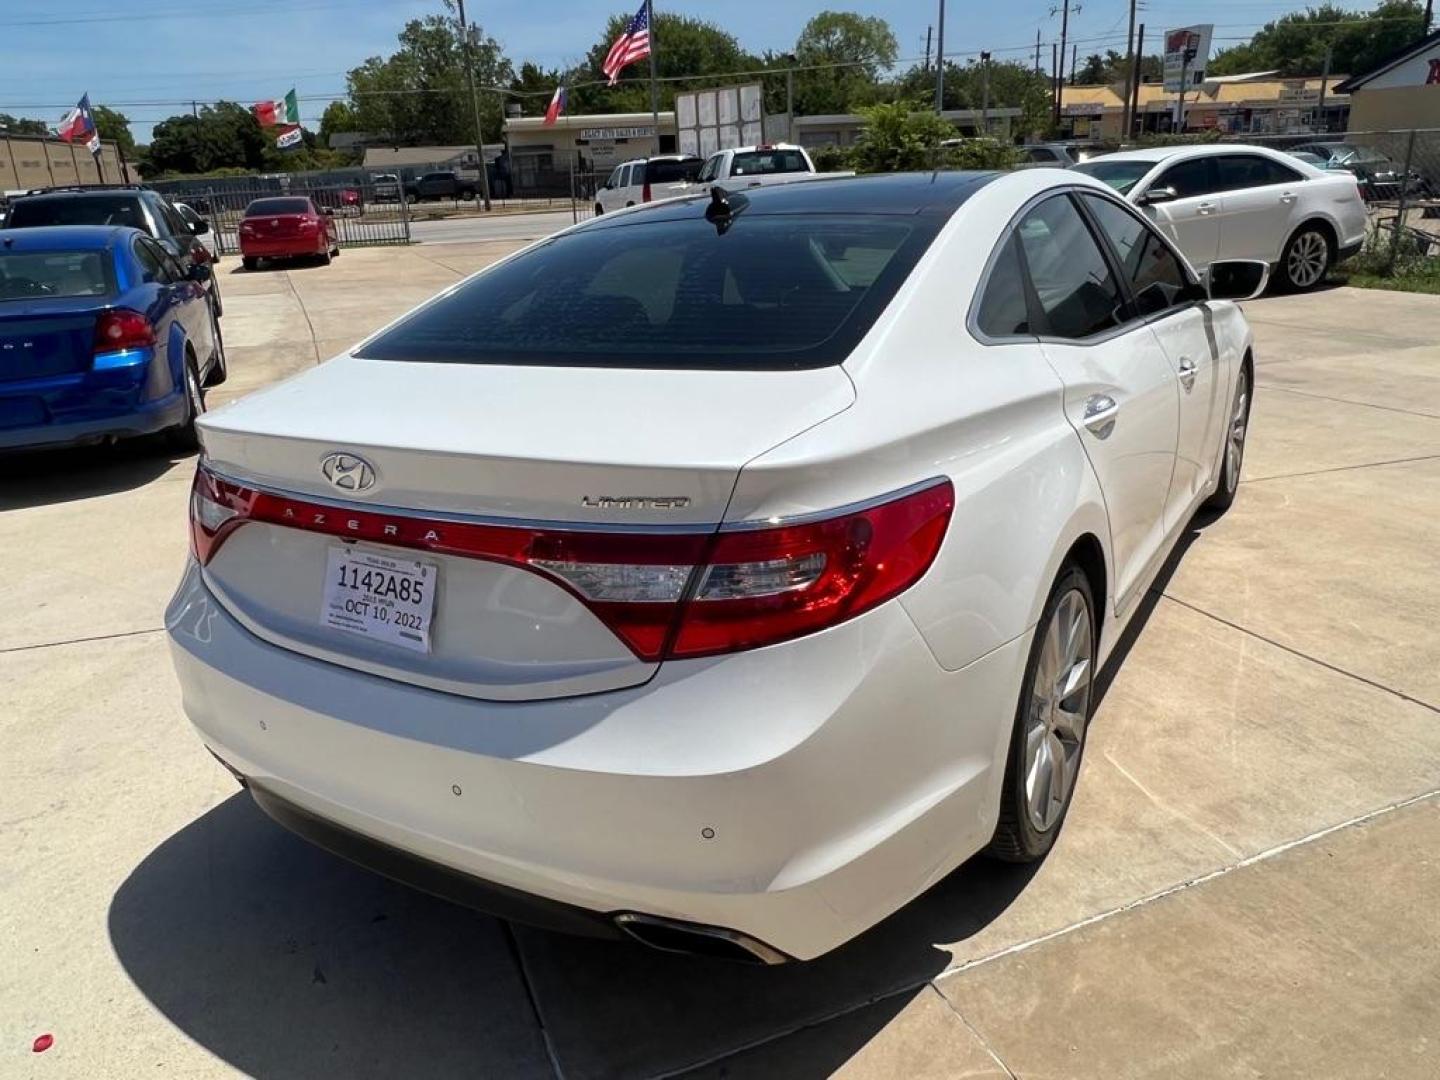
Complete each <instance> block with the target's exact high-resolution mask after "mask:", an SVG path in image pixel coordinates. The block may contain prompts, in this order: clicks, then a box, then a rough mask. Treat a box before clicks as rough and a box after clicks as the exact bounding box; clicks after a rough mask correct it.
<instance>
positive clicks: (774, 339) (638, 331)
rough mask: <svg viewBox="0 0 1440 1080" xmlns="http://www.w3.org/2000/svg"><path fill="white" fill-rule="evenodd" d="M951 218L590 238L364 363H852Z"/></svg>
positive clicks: (805, 218)
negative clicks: (858, 345) (852, 352)
mask: <svg viewBox="0 0 1440 1080" xmlns="http://www.w3.org/2000/svg"><path fill="white" fill-rule="evenodd" d="M939 225H940V219H939V218H938V217H916V218H906V219H903V220H896V219H894V218H882V217H878V216H845V217H832V216H822V215H800V214H784V215H775V216H764V215H754V216H750V215H746V214H740V215H737V216H736V217H735V218H734V219H733V221H732V223H731V224H730V227H729V228H728V229H725V230H723V231H722V230H718V229H717V228H716V227H715V225H713V224H712V223H710V222H708V221H706V220H705V219H704V217H702V216H701V215H700V214H699V213H697V214H696V216H695V217H694V218H688V219H684V220H669V221H654V222H644V223H642V222H635V223H634V224H630V225H625V226H623V227H622V226H613V227H609V228H591V229H581V230H580V231H578V232H573V233H569V234H567V235H564V236H559V237H556V238H555V239H553V240H551V241H550V242H548V243H546V244H543V245H542V246H540V247H537V248H535V249H533V250H531V251H529V252H527V253H526V254H524V255H521V256H519V257H517V258H514V259H511V260H510V261H509V262H505V263H502V264H501V265H499V266H497V267H495V268H494V269H493V270H490V271H488V272H487V273H484V274H481V275H480V276H479V277H477V278H476V279H475V280H474V281H472V282H470V283H469V284H466V285H461V286H460V287H459V288H458V289H456V290H455V291H454V292H452V293H449V294H448V295H446V296H444V297H442V298H440V299H439V300H436V301H435V302H434V303H431V304H428V305H426V306H425V307H423V308H421V309H420V310H419V311H417V312H416V313H415V314H414V315H412V316H411V317H410V318H408V319H406V320H405V321H404V322H402V323H400V324H399V325H398V326H396V327H395V328H394V329H392V330H390V331H388V332H387V333H384V334H381V335H380V336H379V337H377V338H376V339H374V340H373V341H371V342H370V343H369V344H367V345H366V346H364V347H363V348H362V349H360V350H359V352H358V355H360V356H363V357H367V358H371V359H378V360H408V361H429V362H437V363H462V364H531V365H551V366H587V367H597V366H598V367H617V368H646V367H649V368H772V369H789V368H807V367H823V366H826V365H829V364H838V363H840V362H841V361H842V360H844V359H845V357H846V356H847V355H849V352H850V350H851V349H853V348H854V347H855V344H856V342H858V341H859V340H860V338H861V336H863V334H864V333H865V331H866V330H868V329H869V327H870V326H871V324H873V323H874V321H875V319H876V318H877V317H878V316H879V314H880V312H881V311H882V310H884V307H885V305H886V304H887V303H888V302H889V300H890V298H891V297H892V296H893V295H894V294H895V290H896V289H898V288H899V286H900V283H901V282H902V281H903V280H904V279H905V276H906V275H907V274H908V273H909V272H910V269H911V268H912V267H913V266H914V265H915V262H916V260H918V259H919V257H920V255H921V253H922V252H923V251H924V250H925V247H926V246H927V245H928V244H929V243H930V241H931V239H933V237H934V235H935V233H936V231H938V229H939Z"/></svg>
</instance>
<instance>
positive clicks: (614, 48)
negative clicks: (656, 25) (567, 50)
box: [600, 2, 650, 86]
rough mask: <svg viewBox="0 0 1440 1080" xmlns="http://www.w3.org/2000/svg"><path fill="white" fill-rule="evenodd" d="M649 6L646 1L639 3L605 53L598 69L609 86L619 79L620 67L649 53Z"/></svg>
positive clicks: (641, 58)
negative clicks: (607, 79)
mask: <svg viewBox="0 0 1440 1080" xmlns="http://www.w3.org/2000/svg"><path fill="white" fill-rule="evenodd" d="M649 6H650V5H649V3H648V2H647V3H643V4H641V5H640V10H639V11H637V12H636V13H635V17H634V18H633V19H631V20H630V22H629V23H628V24H627V25H626V27H625V32H624V33H623V34H621V35H620V36H619V37H618V38H616V39H615V44H614V45H611V46H610V51H609V52H608V53H606V54H605V63H603V64H601V65H600V70H601V71H602V72H604V73H605V74H606V75H607V76H608V77H609V79H610V85H611V86H614V85H615V84H616V83H618V82H619V81H620V71H621V69H622V68H625V67H628V66H629V65H630V64H633V63H634V62H635V61H636V60H644V59H645V57H647V56H649V55H650V15H649Z"/></svg>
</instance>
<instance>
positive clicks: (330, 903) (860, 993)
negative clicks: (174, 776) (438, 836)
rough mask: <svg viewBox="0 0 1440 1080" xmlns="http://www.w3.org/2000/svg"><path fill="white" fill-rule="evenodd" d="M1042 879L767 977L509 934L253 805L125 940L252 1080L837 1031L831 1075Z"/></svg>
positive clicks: (186, 1018)
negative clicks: (361, 865) (316, 842)
mask: <svg viewBox="0 0 1440 1080" xmlns="http://www.w3.org/2000/svg"><path fill="white" fill-rule="evenodd" d="M1035 869H1036V868H1035V867H1017V866H1009V865H1003V864H999V863H993V862H990V861H988V860H984V859H976V860H972V861H971V862H970V863H967V864H966V865H964V866H962V867H961V868H960V869H959V870H957V871H955V872H954V873H953V874H951V875H950V876H949V877H948V878H946V879H945V880H944V881H942V882H941V883H940V884H938V885H937V886H935V887H934V888H933V889H931V890H930V891H929V892H927V893H926V894H924V895H923V896H921V897H920V898H919V899H917V900H916V901H914V902H913V903H912V904H910V905H908V906H907V907H905V908H904V909H903V910H901V911H900V912H898V913H897V914H895V915H894V916H892V917H891V918H889V919H887V920H885V921H884V922H883V923H881V924H880V925H879V926H877V927H876V928H874V929H873V930H871V931H870V932H868V933H866V934H864V935H862V936H861V937H860V938H858V939H856V940H855V941H853V942H851V943H849V944H848V945H846V946H844V947H842V948H841V949H838V950H836V951H835V952H834V953H831V954H829V955H828V956H825V957H823V958H821V959H820V960H817V961H814V962H811V963H806V964H794V965H789V966H785V967H779V968H762V967H749V966H745V965H741V964H733V963H726V962H724V961H717V960H709V959H702V958H693V957H685V956H674V955H669V954H664V953H659V952H654V951H651V950H648V949H646V948H644V947H642V946H640V945H632V944H629V943H625V942H608V941H598V940H590V939H579V938H569V937H564V936H561V935H556V934H550V933H546V932H543V931H538V930H530V929H528V928H522V927H514V928H512V927H510V926H508V925H507V924H504V923H501V922H499V921H498V920H495V919H492V918H489V917H488V916H484V915H480V914H477V913H475V912H472V911H469V910H466V909H464V908H460V907H456V906H453V905H451V904H448V903H446V902H444V901H441V900H437V899H434V898H431V897H429V896H425V895H423V894H421V893H418V892H415V891H414V890H411V889H409V888H406V887H404V886H401V885H397V884H395V883H392V882H390V881H387V880H385V879H383V878H380V877H378V876H375V875H373V874H370V873H369V872H367V871H364V870H361V869H358V868H356V867H352V866H351V865H350V864H348V863H346V862H344V861H342V860H340V859H338V858H336V857H334V856H332V855H329V854H327V853H325V852H323V851H320V850H319V849H317V848H313V847H311V846H310V845H309V844H307V843H305V842H303V841H301V840H299V839H297V838H295V837H292V836H291V835H290V834H289V833H287V832H285V831H284V830H283V829H281V828H280V827H279V826H278V825H275V824H274V823H272V822H271V821H270V820H269V819H268V818H267V817H265V816H264V814H263V813H262V812H261V811H260V810H259V809H257V808H256V807H255V806H254V804H253V803H252V801H251V799H250V797H249V796H248V795H247V794H245V793H243V792H242V793H237V794H236V795H235V796H233V797H232V798H230V799H227V800H226V801H225V802H223V803H221V804H220V805H218V806H216V807H215V808H214V809H212V810H210V811H209V812H208V813H206V814H204V815H203V816H202V817H200V818H199V819H197V820H196V821H194V822H192V823H191V824H189V825H187V826H186V827H185V828H183V829H181V830H180V831H179V832H177V833H176V834H174V835H173V836H171V837H170V838H169V839H167V840H166V841H165V842H164V843H162V844H161V845H160V846H159V847H157V848H156V849H155V850H154V851H152V852H151V853H150V854H149V855H148V856H147V857H146V858H145V859H144V860H143V861H142V862H141V863H140V864H139V865H138V866H137V867H135V869H134V870H133V871H132V872H131V873H130V875H129V877H128V878H127V879H126V880H125V881H124V882H123V883H122V884H121V886H120V888H119V889H118V890H117V891H116V893H115V896H114V897H113V899H112V901H111V906H110V912H109V932H110V939H111V943H112V945H113V947H114V950H115V954H116V956H117V957H118V958H119V960H120V963H121V964H122V965H123V966H124V969H125V971H126V972H127V974H128V975H129V976H130V978H131V979H132V981H133V982H134V983H135V985H136V986H137V987H138V988H139V990H140V991H141V992H142V993H143V994H144V995H145V996H146V998H148V999H149V1001H150V1002H151V1003H152V1004H153V1005H154V1006H155V1007H156V1008H157V1009H158V1010H160V1012H161V1013H162V1014H164V1015H165V1016H166V1017H167V1018H168V1019H169V1020H170V1021H171V1022H172V1023H174V1024H175V1025H176V1027H178V1028H179V1029H180V1030H181V1031H182V1032H183V1033H184V1034H185V1035H186V1036H188V1037H189V1038H191V1039H193V1040H195V1041H196V1042H197V1043H199V1044H200V1045H201V1046H203V1047H205V1048H206V1049H207V1050H209V1051H210V1052H212V1053H213V1054H215V1055H216V1056H218V1057H219V1058H221V1059H222V1060H224V1061H225V1062H227V1063H229V1064H230V1065H232V1066H234V1067H235V1068H237V1069H240V1070H242V1071H244V1072H246V1073H249V1074H251V1075H256V1076H261V1077H302V1076H303V1077H308V1076H313V1075H317V1074H321V1073H325V1074H331V1075H345V1076H368V1075H375V1076H393V1075H400V1074H407V1073H412V1072H419V1073H423V1074H425V1075H444V1076H448V1075H466V1076H472V1075H501V1076H507V1077H510V1076H527V1075H551V1073H552V1066H551V1064H550V1057H549V1054H550V1053H553V1054H554V1056H555V1060H556V1061H558V1063H559V1066H560V1068H561V1070H562V1071H563V1073H564V1075H565V1076H567V1077H579V1076H649V1075H657V1074H661V1073H668V1072H671V1071H674V1070H676V1069H682V1068H685V1067H688V1066H693V1065H699V1064H701V1063H704V1062H707V1061H712V1060H714V1059H716V1058H718V1057H720V1056H722V1055H724V1054H726V1053H729V1052H732V1051H735V1050H738V1049H741V1048H742V1047H745V1046H751V1045H754V1044H756V1043H760V1042H763V1041H765V1040H767V1039H770V1038H774V1037H776V1036H780V1035H783V1034H785V1033H788V1032H791V1031H795V1030H797V1029H800V1028H802V1027H807V1026H811V1025H815V1024H817V1023H820V1022H822V1021H826V1020H828V1019H830V1018H833V1017H838V1018H839V1019H834V1020H831V1021H830V1022H829V1023H827V1024H825V1025H824V1027H823V1028H820V1029H819V1031H818V1033H819V1034H821V1035H823V1037H822V1038H814V1036H815V1035H816V1034H817V1032H813V1031H812V1033H811V1036H812V1037H811V1038H810V1039H807V1047H809V1048H810V1049H808V1050H807V1054H808V1060H807V1062H806V1064H805V1065H804V1067H803V1074H804V1075H816V1076H820V1075H828V1074H829V1073H830V1072H831V1071H833V1070H834V1069H835V1068H838V1067H839V1066H840V1065H841V1064H842V1063H843V1062H844V1061H846V1060H847V1059H848V1058H849V1057H850V1056H852V1055H853V1054H854V1053H855V1052H856V1050H858V1049H859V1048H860V1047H861V1046H863V1045H864V1044H865V1043H866V1042H868V1041H869V1040H870V1039H871V1038H873V1037H874V1036H875V1035H876V1034H877V1033H878V1032H879V1031H880V1030H881V1029H882V1028H884V1026H885V1025H886V1024H887V1023H888V1022H889V1021H890V1019H892V1018H893V1017H894V1015H895V1014H896V1013H898V1012H899V1011H900V1010H901V1009H903V1008H904V1007H905V1005H906V1004H907V1003H908V1002H909V1001H910V999H911V998H912V997H913V996H914V995H915V994H916V993H918V992H920V990H921V989H922V988H923V986H924V984H925V982H926V980H928V979H930V978H932V977H934V976H935V975H937V974H939V973H940V972H941V971H942V970H944V968H945V967H946V966H947V965H948V964H949V963H950V959H951V956H950V953H949V952H947V951H946V950H945V949H943V948H940V947H937V944H936V943H940V942H953V941H958V940H962V939H964V938H965V937H967V936H969V935H970V934H973V933H975V932H976V931H978V930H979V929H981V928H983V927H984V926H986V925H987V924H989V923H990V922H991V921H993V920H994V919H995V918H996V917H997V916H998V915H999V914H1000V913H1001V912H1003V911H1004V910H1005V909H1006V908H1007V907H1008V906H1009V905H1010V903H1011V902H1012V901H1013V900H1014V899H1015V897H1016V896H1018V895H1019V893H1020V892H1021V890H1023V889H1024V887H1025V885H1026V883H1027V882H1028V881H1029V880H1030V878H1031V876H1033V874H1034V872H1035ZM876 1002H878V1003H879V1004H877V1005H872V1006H871V1007H869V1008H861V1006H865V1005H867V1004H870V1003H876ZM542 1025H543V1027H544V1031H543V1033H542V1031H541V1026H542ZM547 1044H548V1047H549V1052H548V1053H547Z"/></svg>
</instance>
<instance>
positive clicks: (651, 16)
mask: <svg viewBox="0 0 1440 1080" xmlns="http://www.w3.org/2000/svg"><path fill="white" fill-rule="evenodd" d="M645 28H646V30H648V31H649V33H650V122H651V123H652V124H654V125H655V152H656V153H657V154H658V153H659V152H660V84H659V83H657V82H656V81H655V5H654V3H653V2H652V0H645ZM761 134H762V135H763V134H764V132H761Z"/></svg>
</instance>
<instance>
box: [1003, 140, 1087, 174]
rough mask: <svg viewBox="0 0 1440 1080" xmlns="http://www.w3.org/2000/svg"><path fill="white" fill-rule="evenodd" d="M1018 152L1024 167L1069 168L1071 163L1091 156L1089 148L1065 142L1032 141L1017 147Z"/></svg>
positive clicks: (1021, 164)
mask: <svg viewBox="0 0 1440 1080" xmlns="http://www.w3.org/2000/svg"><path fill="white" fill-rule="evenodd" d="M1016 152H1017V153H1018V154H1019V155H1020V165H1019V167H1020V168H1022V169H1026V168H1035V167H1037V166H1046V165H1053V166H1054V167H1055V168H1058V169H1068V168H1069V167H1070V166H1071V165H1078V164H1079V163H1080V162H1082V161H1087V160H1089V157H1090V154H1089V150H1088V149H1087V148H1085V147H1082V146H1080V145H1079V144H1077V143H1065V142H1049V143H1030V144H1029V145H1027V146H1020V147H1017V148H1016Z"/></svg>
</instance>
